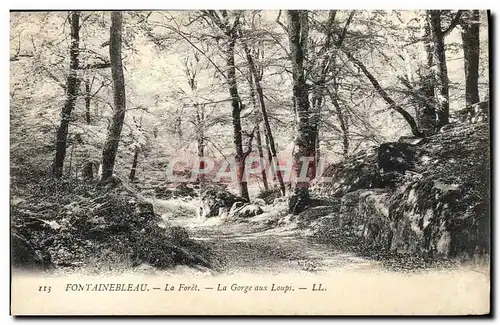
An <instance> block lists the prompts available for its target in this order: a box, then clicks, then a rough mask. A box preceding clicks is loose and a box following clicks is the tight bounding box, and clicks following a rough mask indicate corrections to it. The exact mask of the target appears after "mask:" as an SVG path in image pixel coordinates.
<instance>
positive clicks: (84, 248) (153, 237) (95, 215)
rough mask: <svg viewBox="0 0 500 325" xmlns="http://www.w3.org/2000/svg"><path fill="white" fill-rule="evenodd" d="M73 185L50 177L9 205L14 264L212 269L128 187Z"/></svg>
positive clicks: (182, 233) (201, 251) (204, 253)
mask: <svg viewBox="0 0 500 325" xmlns="http://www.w3.org/2000/svg"><path fill="white" fill-rule="evenodd" d="M75 183H76V182H75V181H72V183H70V182H67V181H65V180H60V181H59V180H53V179H49V180H47V181H46V183H44V182H41V184H36V186H33V188H32V191H31V192H29V193H31V196H30V197H27V198H26V199H24V200H21V201H20V203H16V204H14V203H13V204H12V206H11V220H12V239H11V249H12V259H13V265H14V266H16V267H20V268H33V267H37V268H47V267H50V266H54V267H80V266H85V265H92V266H94V267H100V266H101V267H104V268H106V267H107V266H108V265H109V263H117V264H121V265H126V264H129V263H131V264H132V265H136V264H142V263H146V264H149V265H152V266H155V267H158V268H169V267H173V266H175V265H178V264H184V265H190V266H204V267H210V266H211V264H210V261H209V259H208V256H210V254H209V253H208V250H207V248H205V247H204V245H202V244H200V243H198V242H196V241H193V240H191V239H190V238H189V235H188V233H187V231H186V230H184V229H182V228H179V227H173V226H171V225H169V224H167V223H166V222H165V220H164V219H163V218H161V217H160V216H159V215H158V214H156V213H155V211H154V208H153V205H152V204H151V203H149V202H147V201H145V200H144V199H142V198H141V197H140V196H138V195H136V194H135V193H134V192H131V190H130V188H128V187H126V186H124V185H123V184H121V185H117V186H116V187H112V188H110V187H108V186H106V187H103V186H99V185H98V184H94V183H87V182H81V183H76V184H75ZM54 188H56V189H57V190H56V191H54ZM25 193H27V192H25ZM54 193H56V194H54ZM17 201H19V200H17Z"/></svg>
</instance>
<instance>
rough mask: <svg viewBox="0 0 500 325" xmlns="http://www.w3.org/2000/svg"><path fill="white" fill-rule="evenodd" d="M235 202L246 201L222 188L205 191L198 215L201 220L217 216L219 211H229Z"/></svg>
mask: <svg viewBox="0 0 500 325" xmlns="http://www.w3.org/2000/svg"><path fill="white" fill-rule="evenodd" d="M236 202H242V203H245V202H246V200H245V199H243V198H241V197H238V196H236V195H234V194H232V193H231V192H229V191H227V190H225V189H222V188H210V189H207V190H206V191H205V192H204V193H203V195H202V197H201V206H200V215H201V216H202V217H203V218H211V217H217V216H219V210H220V209H229V208H231V207H232V206H233V204H235V203H236Z"/></svg>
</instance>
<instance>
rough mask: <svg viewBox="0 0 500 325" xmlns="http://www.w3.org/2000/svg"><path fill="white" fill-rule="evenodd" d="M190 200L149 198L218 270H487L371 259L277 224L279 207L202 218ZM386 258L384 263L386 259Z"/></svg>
mask: <svg viewBox="0 0 500 325" xmlns="http://www.w3.org/2000/svg"><path fill="white" fill-rule="evenodd" d="M192 204H193V203H192V202H183V201H182V200H154V205H155V207H156V209H157V210H159V212H161V214H162V216H163V218H164V219H165V220H166V221H167V222H169V223H170V224H172V225H175V226H181V227H184V228H185V229H187V230H188V231H189V233H190V238H191V239H193V240H195V241H201V242H204V243H206V244H207V245H208V246H209V247H210V248H211V251H212V254H213V255H214V256H215V260H217V261H218V264H217V265H216V272H217V273H221V274H240V273H252V274H268V275H277V274H282V273H286V272H292V273H297V272H298V273H300V274H304V275H313V274H318V275H319V274H326V273H328V272H330V271H332V270H342V271H346V270H349V271H353V272H361V273H362V272H364V271H369V272H373V271H375V272H386V271H402V270H403V271H404V272H405V273H418V272H420V271H423V272H428V271H430V270H434V271H436V270H442V271H450V270H455V269H457V268H464V269H466V270H470V271H471V272H476V273H478V274H483V275H487V274H489V271H488V267H487V263H486V262H485V261H479V262H478V261H476V262H475V263H468V264H466V265H465V264H460V265H458V264H453V263H436V264H433V265H430V266H429V265H428V266H427V267H423V268H422V267H421V266H422V265H419V264H418V262H414V263H416V264H415V265H407V267H406V268H404V267H403V268H402V267H401V264H402V263H408V261H404V260H403V261H401V260H397V261H395V260H388V259H387V258H383V259H376V258H369V257H366V256H363V255H362V254H359V253H357V252H355V251H354V250H349V249H346V248H345V247H338V246H336V245H334V244H332V243H324V242H320V241H318V240H316V238H315V237H313V236H311V232H310V231H309V229H307V228H302V227H298V226H297V224H296V223H293V222H292V223H285V224H280V225H277V220H278V219H279V218H280V217H279V210H280V208H283V209H284V208H285V207H284V206H283V207H279V206H278V207H276V206H265V207H263V209H264V213H263V214H261V215H258V216H255V217H252V218H248V219H243V220H231V219H228V218H220V217H214V218H208V219H203V218H200V217H198V216H196V213H195V210H194V207H193V205H192ZM388 262H389V263H388Z"/></svg>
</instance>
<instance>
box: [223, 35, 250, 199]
mask: <svg viewBox="0 0 500 325" xmlns="http://www.w3.org/2000/svg"><path fill="white" fill-rule="evenodd" d="M235 43H236V39H235V37H231V38H229V39H228V45H227V49H226V65H227V81H228V83H229V95H230V96H231V107H232V116H233V136H234V147H235V149H236V177H237V180H238V183H239V186H240V195H241V197H242V198H244V199H246V200H248V201H249V200H250V198H249V196H248V185H247V182H246V181H244V180H243V173H244V171H245V155H244V153H243V144H242V137H241V116H240V114H241V107H240V96H239V95H238V84H237V83H236V66H235V65H234V46H235Z"/></svg>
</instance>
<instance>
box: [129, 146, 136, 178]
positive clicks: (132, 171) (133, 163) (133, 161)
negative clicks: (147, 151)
mask: <svg viewBox="0 0 500 325" xmlns="http://www.w3.org/2000/svg"><path fill="white" fill-rule="evenodd" d="M138 158H139V147H137V148H135V152H134V160H132V168H131V169H130V175H129V177H128V179H129V180H130V182H131V183H132V182H133V181H134V180H135V173H136V171H137V160H138Z"/></svg>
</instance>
